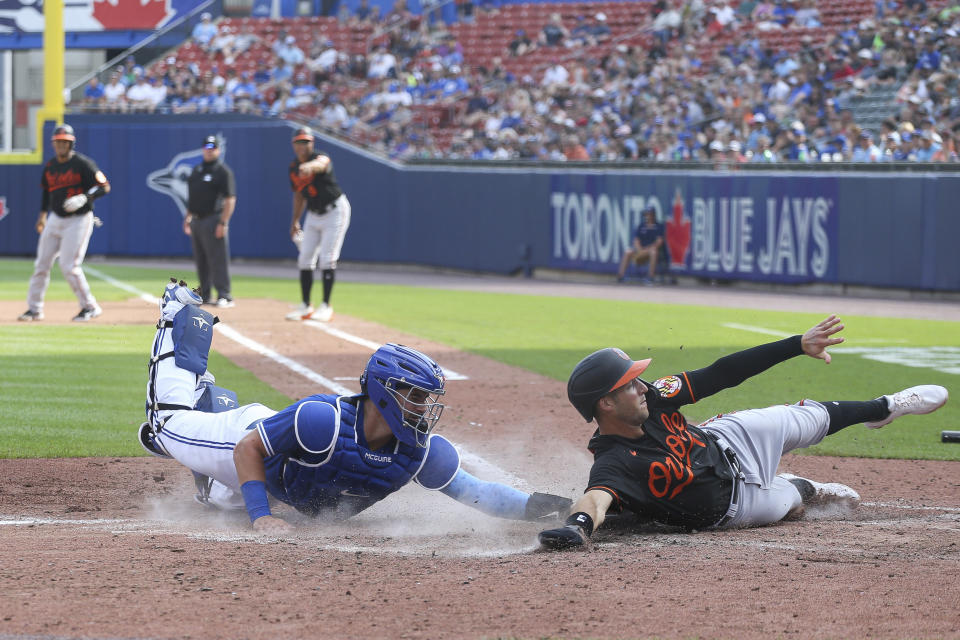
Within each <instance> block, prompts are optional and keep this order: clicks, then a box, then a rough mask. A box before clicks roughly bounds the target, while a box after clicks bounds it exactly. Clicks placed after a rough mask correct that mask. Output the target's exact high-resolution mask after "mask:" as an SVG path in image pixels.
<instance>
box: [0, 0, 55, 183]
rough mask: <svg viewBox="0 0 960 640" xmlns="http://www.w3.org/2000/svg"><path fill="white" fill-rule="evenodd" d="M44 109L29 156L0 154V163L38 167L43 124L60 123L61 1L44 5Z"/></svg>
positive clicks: (40, 114) (25, 154)
mask: <svg viewBox="0 0 960 640" xmlns="http://www.w3.org/2000/svg"><path fill="white" fill-rule="evenodd" d="M43 17H44V27H43V106H42V107H41V108H40V110H39V111H37V122H36V142H35V146H34V149H33V151H32V152H30V153H7V154H0V164H40V162H42V161H43V146H44V140H43V124H44V123H45V122H47V121H49V120H52V121H54V122H56V123H57V124H60V123H62V122H63V110H64V102H63V88H64V80H65V79H66V74H65V72H64V66H63V52H64V48H65V42H66V41H65V37H64V31H63V0H46V1H45V2H44V3H43Z"/></svg>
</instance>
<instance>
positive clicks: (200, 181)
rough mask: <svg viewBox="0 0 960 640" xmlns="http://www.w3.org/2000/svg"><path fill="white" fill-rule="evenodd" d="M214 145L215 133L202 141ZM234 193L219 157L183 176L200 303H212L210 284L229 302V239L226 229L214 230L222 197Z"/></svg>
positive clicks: (230, 174) (227, 170) (201, 164)
mask: <svg viewBox="0 0 960 640" xmlns="http://www.w3.org/2000/svg"><path fill="white" fill-rule="evenodd" d="M210 145H213V147H211V146H210ZM217 146H219V142H218V141H217V139H216V137H215V136H209V137H207V138H206V139H205V140H204V147H206V148H214V147H217ZM236 195H237V188H236V183H235V181H234V178H233V171H231V170H230V167H228V166H227V165H225V164H224V163H223V162H221V161H220V159H219V158H218V159H217V160H214V161H213V162H201V163H200V164H198V165H197V166H196V167H194V168H193V171H192V172H191V173H190V177H189V178H188V179H187V215H189V216H190V238H191V239H192V242H193V259H194V261H195V262H196V265H197V278H198V279H199V280H200V295H201V297H202V298H203V300H204V302H216V300H214V299H213V298H212V297H211V295H210V292H211V285H212V287H216V289H217V294H218V297H219V299H220V300H223V301H226V302H232V301H233V296H232V295H231V293H230V264H229V263H230V242H229V239H228V235H227V232H226V229H224V233H223V237H222V238H218V237H217V235H216V233H217V227H218V226H219V225H220V224H221V220H220V216H221V214H222V213H223V201H224V199H225V198H231V197H235V196H236Z"/></svg>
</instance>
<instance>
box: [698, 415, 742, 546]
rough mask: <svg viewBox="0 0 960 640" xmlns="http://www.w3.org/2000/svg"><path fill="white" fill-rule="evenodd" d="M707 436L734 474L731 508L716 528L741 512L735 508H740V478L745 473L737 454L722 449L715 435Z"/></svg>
mask: <svg viewBox="0 0 960 640" xmlns="http://www.w3.org/2000/svg"><path fill="white" fill-rule="evenodd" d="M706 434H707V437H709V438H710V439H711V440H713V442H714V443H715V444H716V445H717V447H718V448H719V449H720V451H721V453H723V457H724V458H725V459H726V461H727V464H729V465H730V471H731V472H732V473H733V488H732V489H731V490H730V506H729V507H728V508H727V512H726V513H725V514H723V517H722V518H720V520H718V521H717V523H716V524H715V525H713V526H714V527H722V526H723V525H725V524H727V523H728V522H730V521H731V520H733V518H734V516H736V515H737V512H738V511H739V508H737V509H734V507H739V506H740V478H741V476H742V475H743V471H742V470H741V467H740V460H739V459H738V458H737V454H736V452H735V451H734V450H733V449H731V448H730V447H726V448H724V447H722V446H721V445H720V440H719V438H718V437H717V436H716V435H715V434H713V433H711V432H710V431H707V432H706Z"/></svg>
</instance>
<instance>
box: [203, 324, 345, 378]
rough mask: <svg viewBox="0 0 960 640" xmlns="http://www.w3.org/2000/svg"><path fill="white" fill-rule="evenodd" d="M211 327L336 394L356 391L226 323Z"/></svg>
mask: <svg viewBox="0 0 960 640" xmlns="http://www.w3.org/2000/svg"><path fill="white" fill-rule="evenodd" d="M213 328H214V330H216V331H219V332H220V333H221V334H222V335H223V336H225V337H227V338H229V339H231V340H233V341H234V342H236V343H237V344H239V345H242V346H244V347H246V348H247V349H250V350H251V351H253V352H255V353H259V354H260V355H262V356H263V357H265V358H267V359H269V360H272V361H273V362H276V363H277V364H279V365H283V366H284V367H286V368H287V369H290V370H291V371H294V372H296V373H299V374H300V375H301V376H303V377H304V378H306V379H307V380H310V381H311V382H315V383H317V384H319V385H321V386H323V387H326V388H327V389H330V390H331V391H333V392H334V393H336V394H338V395H341V396H352V395H354V394H355V393H356V391H353V390H351V389H348V388H347V387H345V386H343V385H342V384H340V383H338V382H334V381H333V380H331V379H330V378H327V377H325V376H322V375H320V374H319V373H317V372H316V371H314V370H312V369H310V368H309V367H306V366H304V365H302V364H300V363H299V362H297V361H296V360H293V359H291V358H288V357H287V356H285V355H282V354H279V353H277V352H276V351H274V350H273V349H271V348H269V347H267V346H265V345H262V344H260V343H259V342H257V341H256V340H251V339H250V338H248V337H246V336H245V335H243V334H242V333H240V332H239V331H237V330H236V329H234V328H233V327H231V326H229V325H227V324H226V323H223V322H219V323H217V324H216V325H214V327H213Z"/></svg>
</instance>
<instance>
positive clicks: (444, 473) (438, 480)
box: [415, 435, 460, 491]
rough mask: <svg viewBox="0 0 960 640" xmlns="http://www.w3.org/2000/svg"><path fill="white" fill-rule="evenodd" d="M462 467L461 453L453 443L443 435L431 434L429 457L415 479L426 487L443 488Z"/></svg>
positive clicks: (431, 488)
mask: <svg viewBox="0 0 960 640" xmlns="http://www.w3.org/2000/svg"><path fill="white" fill-rule="evenodd" d="M458 469H460V454H459V453H458V452H457V448H456V447H454V446H453V443H452V442H450V441H449V440H447V439H446V438H444V437H443V436H438V435H433V436H430V448H429V449H428V450H427V458H426V460H424V461H423V465H422V466H421V467H420V470H419V471H418V472H417V477H416V478H415V481H416V483H417V484H419V485H420V486H422V487H424V488H425V489H430V490H432V491H436V490H438V489H443V488H444V487H446V486H447V485H448V484H450V482H451V481H452V480H453V478H454V476H456V475H457V470H458Z"/></svg>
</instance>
